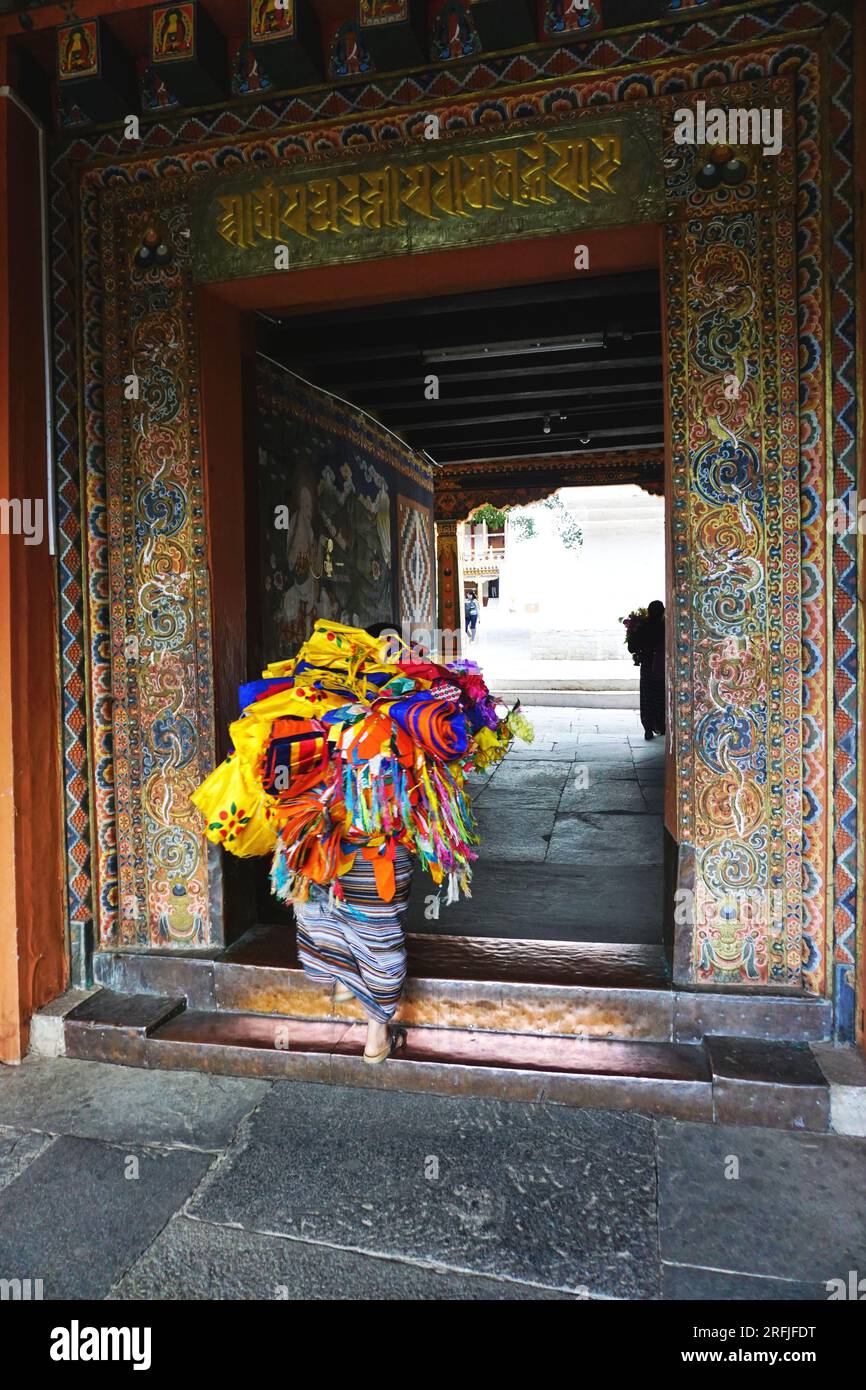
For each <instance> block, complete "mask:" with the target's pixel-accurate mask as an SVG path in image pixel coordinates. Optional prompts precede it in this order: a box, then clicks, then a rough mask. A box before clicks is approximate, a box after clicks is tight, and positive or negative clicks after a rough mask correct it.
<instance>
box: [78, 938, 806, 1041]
mask: <svg viewBox="0 0 866 1390" xmlns="http://www.w3.org/2000/svg"><path fill="white" fill-rule="evenodd" d="M407 949H408V956H409V961H408V972H409V973H408V979H407V983H406V988H405V991H404V996H403V998H402V1000H401V1004H400V1013H399V1021H400V1022H402V1023H405V1024H407V1025H410V1026H414V1027H432V1028H437V1027H438V1028H447V1029H455V1028H460V1029H468V1030H469V1031H471V1032H476V1033H483V1032H498V1033H509V1034H514V1035H518V1034H527V1035H540V1036H543V1037H550V1036H565V1037H570V1038H573V1039H577V1040H580V1039H597V1040H604V1041H608V1042H645V1043H671V1044H690V1043H696V1042H700V1041H701V1039H702V1038H703V1037H704V1035H705V1034H719V1035H722V1036H733V1037H750V1038H758V1039H764V1040H766V1041H774V1040H775V1041H789V1042H811V1041H817V1040H820V1039H825V1038H827V1037H828V1036H829V1034H830V1026H831V1014H830V1006H829V1002H828V1001H826V1000H823V999H818V998H814V997H811V996H804V995H801V994H794V995H769V994H756V993H753V992H741V993H736V994H731V993H722V992H720V991H712V990H710V991H701V992H686V991H681V990H675V989H673V988H672V986H671V983H670V980H669V977H668V974H667V970H666V966H665V962H664V957H663V953H662V951H661V948H660V947H656V946H609V945H606V944H586V943H573V942H557V941H546V942H539V941H534V940H533V941H528V940H512V939H510V938H499V937H465V936H461V937H456V936H445V935H439V934H438V933H437V934H435V935H434V934H426V933H425V934H421V933H418V934H413V933H409V934H408V936H407ZM95 973H96V979H97V981H98V983H99V984H101V985H103V986H105V987H106V988H108V989H111V990H115V991H117V992H118V993H121V994H127V995H137V994H149V995H162V996H166V997H182V998H183V999H184V1001H185V1003H186V1005H187V1007H188V1008H190V1009H196V1010H201V1011H205V1012H207V1011H219V1010H225V1011H228V1012H230V1013H236V1014H263V1015H269V1014H273V1015H278V1016H281V1017H291V1018H298V1019H308V1020H310V1021H321V1022H328V1021H333V1020H334V1019H336V1020H337V1021H338V1022H343V1023H345V1024H349V1023H352V1022H353V1021H356V1020H357V1021H360V1020H361V1018H362V1013H361V1009H360V1006H359V1005H357V1004H356V1003H354V1002H352V1003H350V1004H341V1005H337V1006H335V1005H334V1004H333V1000H332V998H331V994H330V992H329V991H326V990H323V989H322V988H321V986H319V985H317V984H316V983H315V982H314V981H311V980H310V979H309V978H308V977H307V976H306V975H305V974H304V971H303V969H302V968H301V966H300V962H299V961H298V958H297V953H296V949H295V942H294V934H293V932H292V931H291V929H290V928H288V927H282V926H274V927H272V926H262V927H256V928H253V929H252V930H251V931H249V932H247V933H246V935H245V936H243V937H242V938H241V939H240V940H239V941H238V942H236V943H234V944H233V945H232V946H230V947H228V948H227V949H226V950H224V951H222V952H219V953H216V954H209V955H207V956H203V955H195V954H192V953H182V952H176V951H162V952H158V951H157V952H149V951H102V952H99V953H98V954H97V956H96V964H95Z"/></svg>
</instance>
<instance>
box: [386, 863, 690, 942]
mask: <svg viewBox="0 0 866 1390" xmlns="http://www.w3.org/2000/svg"><path fill="white" fill-rule="evenodd" d="M472 882H473V889H472V892H473V896H472V898H471V899H466V898H461V899H460V900H459V902H456V903H453V904H452V905H451V906H450V907H445V908H442V910H441V913H440V916H439V920H438V922H435V921H428V919H427V918H426V917H425V915H424V911H425V908H424V895H425V894H426V893H428V892H429V891H430V890H429V886H428V885H429V879H422V878H421V877H420V876H416V879H415V884H414V887H413V890H412V896H411V898H410V899H409V910H408V913H407V917H406V925H407V930H409V931H412V932H419V933H424V934H434V935H435V934H437V933H441V932H448V933H451V934H456V935H458V936H487V937H490V936H501V937H506V938H511V939H513V938H519V939H527V938H532V937H534V938H535V939H536V940H546V941H597V942H609V943H610V944H611V945H622V944H627V943H635V944H641V945H648V944H650V943H654V942H659V941H661V930H662V887H663V885H662V876H661V874H660V873H657V872H652V871H651V872H650V873H647V871H646V869H645V868H640V867H629V866H627V865H619V866H618V867H617V870H616V873H613V872H611V869H610V868H609V867H608V866H593V865H591V864H580V865H560V864H551V863H550V862H549V861H548V862H546V863H544V864H543V865H539V866H538V867H536V866H534V865H533V866H532V867H531V868H529V869H528V866H527V865H526V864H525V863H524V864H508V863H507V862H505V861H502V862H497V861H495V860H492V861H488V860H486V859H482V860H481V861H480V862H479V864H478V865H477V866H476V869H475V872H474V875H473V880H472Z"/></svg>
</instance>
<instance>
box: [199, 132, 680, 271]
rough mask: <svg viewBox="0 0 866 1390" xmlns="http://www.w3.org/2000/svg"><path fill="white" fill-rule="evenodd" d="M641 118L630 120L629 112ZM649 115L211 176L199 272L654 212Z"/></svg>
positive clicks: (312, 260)
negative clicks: (279, 253) (279, 255)
mask: <svg viewBox="0 0 866 1390" xmlns="http://www.w3.org/2000/svg"><path fill="white" fill-rule="evenodd" d="M635 118H639V119H635ZM659 140H660V136H659V132H658V124H657V120H656V122H653V120H652V113H651V112H649V111H646V112H638V111H635V112H633V113H631V112H630V113H624V114H623V113H617V114H613V115H611V116H609V117H607V118H602V117H601V116H599V115H597V114H595V113H593V114H592V115H591V116H587V117H586V118H584V119H582V120H580V121H579V122H578V123H577V124H576V125H574V126H572V127H571V128H568V129H564V128H562V127H557V126H552V127H548V128H545V129H543V130H537V129H535V130H529V131H527V132H526V133H524V134H523V135H521V136H514V135H512V136H510V137H506V138H504V139H503V138H500V140H498V141H496V140H490V139H488V140H485V141H483V142H481V141H479V140H478V139H477V138H476V139H475V140H473V141H470V140H467V139H465V138H464V139H461V140H459V141H457V140H454V141H452V140H447V139H444V138H443V139H442V140H441V141H435V142H434V141H429V142H428V141H419V142H418V145H417V146H415V147H414V148H413V150H412V152H411V153H407V152H406V150H405V147H403V148H401V150H400V153H399V154H396V153H395V155H394V156H393V157H392V158H390V159H388V160H387V162H386V161H383V160H382V159H381V156H380V161H379V162H376V161H374V160H371V159H369V157H367V158H365V157H364V156H363V155H359V157H358V159H357V160H356V161H355V162H354V163H352V164H351V165H348V164H346V163H345V162H344V161H340V162H339V163H336V162H335V163H334V164H330V165H327V164H319V165H317V166H316V167H315V168H310V166H309V165H307V166H301V165H298V166H295V165H288V166H277V167H274V166H269V167H268V168H267V170H263V169H262V168H261V167H260V166H259V167H258V168H255V169H250V170H249V171H247V172H245V173H244V174H241V175H238V174H233V175H230V176H225V177H223V178H222V179H220V180H219V181H215V182H209V183H208V185H207V186H206V187H205V188H204V189H203V190H202V193H201V194H200V195H199V198H198V201H197V203H196V207H195V213H194V238H195V239H194V241H193V247H194V256H195V264H196V273H197V278H198V279H199V280H202V281H207V280H216V279H227V278H232V277H233V276H236V275H245V274H261V273H266V272H267V271H269V270H273V269H274V253H273V247H274V245H275V244H279V245H281V246H286V247H288V248H289V256H290V266H302V265H322V264H329V263H334V262H337V261H344V260H345V261H353V260H360V259H366V258H369V257H376V256H383V255H394V254H399V253H400V252H401V251H405V252H408V251H426V250H434V249H437V248H439V247H445V246H453V245H465V244H473V243H483V242H491V241H499V240H508V239H509V238H511V237H518V236H532V235H540V234H542V233H544V232H550V231H572V230H574V231H576V232H577V231H579V230H580V228H581V227H591V226H610V225H613V224H616V223H622V222H626V221H635V222H637V221H648V220H652V219H653V218H655V217H658V216H660V215H661V196H662V192H661V178H660V175H661V159H660V155H659V148H658V146H659Z"/></svg>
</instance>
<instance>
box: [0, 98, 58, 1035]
mask: <svg viewBox="0 0 866 1390" xmlns="http://www.w3.org/2000/svg"><path fill="white" fill-rule="evenodd" d="M38 168H39V165H38V146H37V135H36V131H35V130H34V128H33V126H32V125H31V123H30V122H29V120H28V119H27V117H26V116H25V115H24V114H23V113H22V112H20V111H19V110H18V109H17V108H16V107H15V106H14V105H13V103H12V102H11V101H10V100H9V99H8V98H3V97H0V498H2V499H11V498H21V499H25V498H29V499H32V501H33V503H34V504H35V503H36V502H39V501H41V503H42V507H43V520H44V528H45V532H46V534H45V538H44V539H43V541H42V543H41V544H39V545H26V544H25V542H24V538H23V536H20V535H12V536H4V535H0V1058H2V1060H4V1061H17V1060H18V1059H19V1058H20V1056H21V1055H22V1054H23V1052H24V1051H26V1048H27V1041H28V1030H29V1020H30V1017H31V1014H32V1013H33V1012H34V1010H36V1009H38V1008H39V1007H41V1005H42V1004H44V1003H46V1002H47V1001H48V1000H49V999H52V998H54V997H55V996H56V995H57V994H59V993H60V992H61V991H62V990H63V989H64V988H65V985H66V980H67V962H66V942H65V930H64V908H63V796H62V783H61V774H60V700H59V678H58V645H57V596H56V575H55V564H54V561H53V560H52V559H51V557H50V556H49V552H48V540H47V526H48V514H47V513H48V509H47V484H46V443H45V389H44V368H43V343H42V318H41V307H42V269H41V238H40V198H39V180H38Z"/></svg>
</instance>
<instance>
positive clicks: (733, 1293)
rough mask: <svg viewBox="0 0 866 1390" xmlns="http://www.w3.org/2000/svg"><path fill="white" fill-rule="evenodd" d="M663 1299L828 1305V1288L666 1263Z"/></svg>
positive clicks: (663, 1275)
mask: <svg viewBox="0 0 866 1390" xmlns="http://www.w3.org/2000/svg"><path fill="white" fill-rule="evenodd" d="M662 1298H663V1299H667V1300H677V1301H679V1300H686V1301H695V1302H700V1303H716V1302H721V1301H734V1302H741V1303H764V1302H771V1303H775V1302H784V1303H788V1302H791V1303H825V1302H826V1301H827V1289H826V1286H825V1285H824V1284H817V1283H803V1282H801V1281H799V1280H795V1279H760V1278H757V1277H755V1276H752V1275H749V1274H731V1273H729V1272H728V1271H726V1270H721V1269H696V1268H695V1267H694V1266H693V1265H669V1264H663V1265H662Z"/></svg>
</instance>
